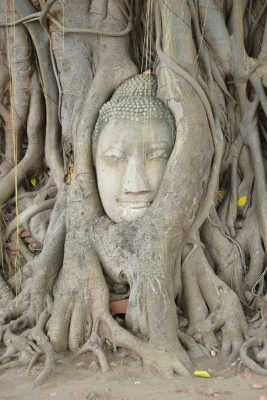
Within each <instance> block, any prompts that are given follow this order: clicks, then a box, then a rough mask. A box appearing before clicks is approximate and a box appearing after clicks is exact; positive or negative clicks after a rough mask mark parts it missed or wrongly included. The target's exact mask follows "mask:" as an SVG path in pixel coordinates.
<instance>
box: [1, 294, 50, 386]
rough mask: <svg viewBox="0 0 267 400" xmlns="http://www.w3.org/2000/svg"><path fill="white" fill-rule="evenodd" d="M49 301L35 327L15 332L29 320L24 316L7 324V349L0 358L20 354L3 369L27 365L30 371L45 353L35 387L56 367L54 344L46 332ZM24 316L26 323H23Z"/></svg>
mask: <svg viewBox="0 0 267 400" xmlns="http://www.w3.org/2000/svg"><path fill="white" fill-rule="evenodd" d="M49 303H50V301H49V299H47V304H48V306H47V308H46V309H45V310H44V311H43V312H42V313H41V315H40V318H39V320H38V321H37V323H36V326H35V327H34V328H32V329H28V330H27V331H25V332H23V333H22V334H21V335H19V336H18V335H16V334H14V333H13V332H12V331H11V329H14V330H15V329H18V328H21V326H22V325H23V328H24V327H25V326H26V323H25V320H27V317H25V316H22V317H20V318H19V319H18V320H16V321H12V322H10V323H9V324H8V325H6V327H5V332H4V334H3V343H4V345H5V346H6V348H7V350H6V351H5V353H4V354H3V355H2V357H1V358H0V362H3V361H4V360H7V359H10V358H14V357H16V356H19V360H15V361H10V362H8V363H6V364H4V365H2V366H1V369H6V368H11V367H14V366H23V365H27V366H28V368H27V371H28V373H30V371H31V370H32V368H33V366H34V364H35V363H36V362H37V361H38V359H39V358H40V357H41V356H42V355H45V365H44V369H43V370H42V372H41V373H40V374H39V375H38V376H37V378H36V379H35V381H34V383H33V386H34V387H37V386H39V385H40V384H42V383H43V382H44V381H45V379H46V378H47V377H48V376H49V375H50V373H51V372H52V371H53V370H54V368H55V356H54V351H53V348H52V344H51V343H50V341H49V339H48V337H47V336H46V334H45V333H44V329H45V326H46V323H47V321H48V319H49V317H50V315H51V314H50V313H51V304H49ZM48 308H49V309H50V312H48ZM23 318H24V324H21V322H22V319H23ZM27 322H28V321H27ZM2 329H3V328H2Z"/></svg>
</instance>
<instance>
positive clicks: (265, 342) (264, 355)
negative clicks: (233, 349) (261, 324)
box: [240, 336, 267, 375]
mask: <svg viewBox="0 0 267 400" xmlns="http://www.w3.org/2000/svg"><path fill="white" fill-rule="evenodd" d="M253 347H256V348H258V347H262V349H261V350H260V351H258V353H257V355H256V359H257V361H259V362H261V363H263V366H264V368H263V367H261V366H260V365H258V364H257V363H256V362H255V361H254V360H253V359H252V358H251V357H250V356H249V355H248V351H249V350H250V349H252V348H253ZM240 358H241V361H242V362H243V364H245V365H246V366H247V367H248V368H250V369H251V370H252V371H254V372H256V374H259V375H267V339H266V338H265V339H263V338H262V337H256V336H254V337H251V338H249V339H248V340H247V341H246V342H245V343H244V344H243V345H242V346H241V349H240Z"/></svg>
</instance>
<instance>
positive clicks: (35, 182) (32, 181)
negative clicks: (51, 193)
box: [31, 178, 38, 187]
mask: <svg viewBox="0 0 267 400" xmlns="http://www.w3.org/2000/svg"><path fill="white" fill-rule="evenodd" d="M31 184H32V186H33V187H35V186H36V185H38V179H37V178H31Z"/></svg>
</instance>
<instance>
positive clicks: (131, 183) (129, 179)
mask: <svg viewBox="0 0 267 400" xmlns="http://www.w3.org/2000/svg"><path fill="white" fill-rule="evenodd" d="M150 190H151V188H150V185H149V182H148V180H147V177H146V173H145V169H144V165H143V163H142V160H140V159H139V157H137V156H133V157H131V158H130V159H129V161H128V163H127V167H126V170H125V173H124V176H123V180H122V192H123V193H124V194H127V193H144V192H149V191H150Z"/></svg>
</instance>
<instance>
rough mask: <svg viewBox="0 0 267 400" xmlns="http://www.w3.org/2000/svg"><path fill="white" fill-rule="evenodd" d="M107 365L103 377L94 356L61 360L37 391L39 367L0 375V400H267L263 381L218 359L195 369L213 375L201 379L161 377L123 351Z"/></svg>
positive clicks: (265, 381)
mask: <svg viewBox="0 0 267 400" xmlns="http://www.w3.org/2000/svg"><path fill="white" fill-rule="evenodd" d="M109 361H110V365H111V368H112V370H111V371H110V372H108V373H106V374H105V375H104V374H102V373H101V371H100V370H99V367H98V364H97V363H96V361H95V358H94V355H92V354H87V355H83V356H79V357H76V356H73V355H70V354H63V355H62V354H60V355H59V356H58V359H57V363H56V369H55V371H54V372H53V373H52V374H51V376H50V377H49V378H48V379H47V381H46V382H45V383H44V384H43V385H42V386H40V387H39V388H37V389H33V388H32V382H33V380H34V377H36V376H37V374H38V371H39V372H40V371H41V369H42V365H43V364H42V363H40V364H38V365H36V367H34V368H33V371H32V373H31V376H28V375H27V374H26V369H25V367H21V368H15V369H10V370H5V371H1V375H0V400H9V399H20V400H36V399H38V400H47V399H55V400H63V399H64V400H136V399H138V400H139V399H145V400H162V399H164V400H165V399H166V400H196V399H197V400H201V399H207V400H208V399H213V398H217V399H219V400H223V399H225V400H236V399H238V400H239V399H240V400H267V397H266V398H264V397H265V396H267V379H266V377H262V376H258V375H255V374H253V373H251V372H250V371H249V370H248V369H246V368H244V367H243V366H242V365H241V364H240V363H235V364H232V365H231V366H230V367H229V366H228V367H224V364H223V362H222V361H221V360H219V359H218V358H217V359H211V360H209V361H207V362H206V361H205V360H204V361H203V360H202V361H200V362H198V368H199V369H201V368H203V369H207V365H209V368H208V370H209V372H210V374H211V378H206V379H205V378H197V377H192V378H190V377H189V378H181V377H178V376H173V377H163V376H160V375H159V374H156V373H154V372H153V371H147V370H144V369H143V367H142V366H141V362H140V360H139V359H136V358H134V357H132V356H131V355H130V354H128V353H127V352H126V351H123V350H121V351H119V350H118V351H117V352H116V353H115V354H110V355H109ZM262 396H263V397H262Z"/></svg>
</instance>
